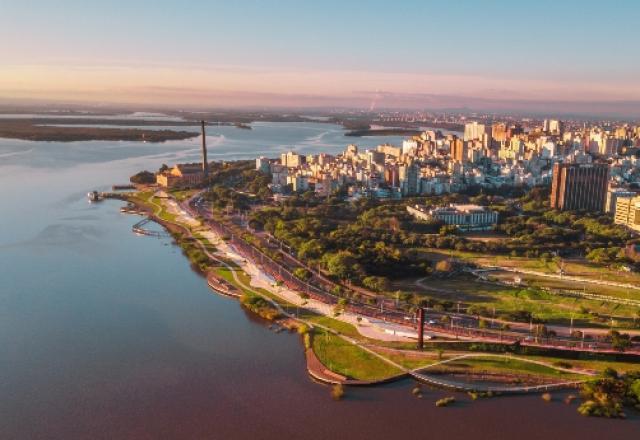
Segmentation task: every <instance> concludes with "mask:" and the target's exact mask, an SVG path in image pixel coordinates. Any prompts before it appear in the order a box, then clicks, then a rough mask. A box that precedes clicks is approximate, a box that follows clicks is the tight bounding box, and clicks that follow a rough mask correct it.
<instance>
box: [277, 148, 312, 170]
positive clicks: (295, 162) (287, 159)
mask: <svg viewBox="0 0 640 440" xmlns="http://www.w3.org/2000/svg"><path fill="white" fill-rule="evenodd" d="M306 159H307V158H306V157H305V156H302V155H300V154H297V153H294V152H293V151H289V152H287V153H282V154H281V155H280V163H282V165H284V166H286V167H288V168H296V167H299V166H301V165H303V164H304V163H306Z"/></svg>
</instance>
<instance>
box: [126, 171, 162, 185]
mask: <svg viewBox="0 0 640 440" xmlns="http://www.w3.org/2000/svg"><path fill="white" fill-rule="evenodd" d="M129 181H130V182H131V183H137V184H144V183H156V175H155V174H153V173H152V172H149V171H140V172H139V173H137V174H134V175H133V176H131V177H130V178H129Z"/></svg>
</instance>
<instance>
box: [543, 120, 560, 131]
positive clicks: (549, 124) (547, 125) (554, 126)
mask: <svg viewBox="0 0 640 440" xmlns="http://www.w3.org/2000/svg"><path fill="white" fill-rule="evenodd" d="M542 130H543V131H544V132H545V133H548V134H558V135H561V134H562V132H563V131H564V127H563V124H562V121H559V120H557V119H545V120H544V124H543V127H542Z"/></svg>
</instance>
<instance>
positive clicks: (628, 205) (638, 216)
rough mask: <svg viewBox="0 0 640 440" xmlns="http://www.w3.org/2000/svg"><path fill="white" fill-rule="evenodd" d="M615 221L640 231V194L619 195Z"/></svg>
mask: <svg viewBox="0 0 640 440" xmlns="http://www.w3.org/2000/svg"><path fill="white" fill-rule="evenodd" d="M614 222H615V223H616V224H619V225H625V226H628V227H629V228H631V229H633V230H635V231H640V196H639V197H618V200H617V202H616V212H615V215H614Z"/></svg>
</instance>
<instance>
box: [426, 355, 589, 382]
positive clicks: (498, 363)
mask: <svg viewBox="0 0 640 440" xmlns="http://www.w3.org/2000/svg"><path fill="white" fill-rule="evenodd" d="M434 368H438V369H439V370H442V369H444V370H447V369H450V368H454V369H460V368H462V369H465V370H469V371H472V372H490V373H513V374H527V375H535V376H544V377H554V378H558V379H561V380H580V379H585V378H586V377H587V376H584V375H580V374H574V373H566V372H564V371H560V370H556V369H555V368H552V367H548V366H545V365H539V364H533V363H530V362H525V361H521V360H518V359H509V358H506V357H505V358H493V357H487V358H482V356H481V355H479V356H478V357H477V358H476V357H474V358H465V359H460V360H456V361H452V362H448V363H446V364H443V365H442V366H440V365H439V366H437V367H434ZM426 372H427V373H428V372H429V370H428V369H427V370H426Z"/></svg>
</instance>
